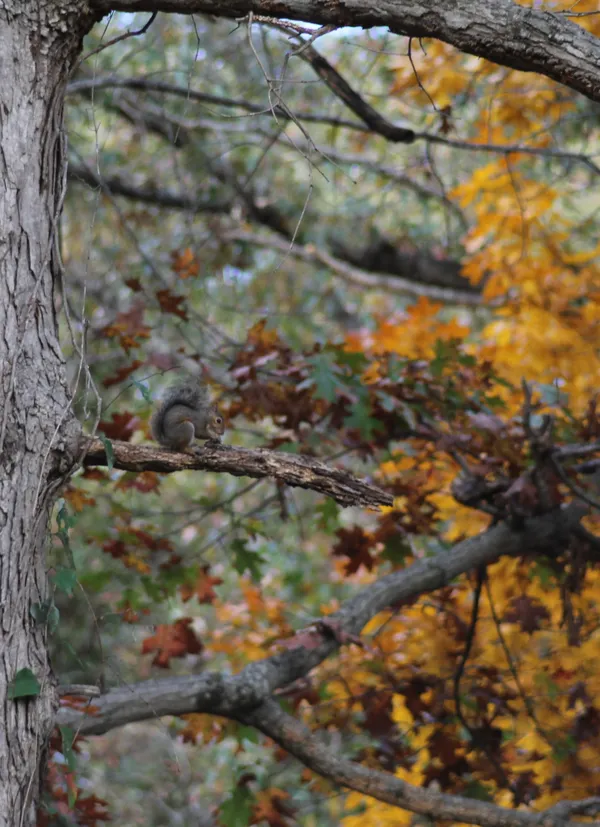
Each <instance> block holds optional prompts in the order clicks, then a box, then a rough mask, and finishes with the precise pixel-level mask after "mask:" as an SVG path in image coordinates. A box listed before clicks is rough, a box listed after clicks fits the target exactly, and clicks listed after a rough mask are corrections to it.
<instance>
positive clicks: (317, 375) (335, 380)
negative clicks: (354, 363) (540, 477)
mask: <svg viewBox="0 0 600 827" xmlns="http://www.w3.org/2000/svg"><path fill="white" fill-rule="evenodd" d="M306 361H307V362H308V364H309V365H312V369H313V371H312V384H313V385H314V387H315V396H316V397H317V399H324V400H325V401H326V402H335V400H336V398H337V390H338V388H339V389H342V388H344V387H345V383H344V381H343V380H342V379H340V377H339V370H340V369H339V367H337V365H334V364H333V363H332V360H331V356H330V355H329V354H327V353H315V354H314V356H309V357H308V359H307V360H306Z"/></svg>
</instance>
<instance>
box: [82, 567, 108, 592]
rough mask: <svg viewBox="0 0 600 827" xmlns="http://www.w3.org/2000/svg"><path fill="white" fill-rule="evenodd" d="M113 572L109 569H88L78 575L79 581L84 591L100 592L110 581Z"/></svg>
mask: <svg viewBox="0 0 600 827" xmlns="http://www.w3.org/2000/svg"><path fill="white" fill-rule="evenodd" d="M113 578H114V574H113V572H111V571H88V572H86V573H85V574H80V575H79V582H80V584H81V586H82V588H83V589H84V591H86V592H87V591H91V592H94V593H98V592H101V591H102V590H103V589H105V588H106V587H107V586H108V584H109V583H111V582H112V580H113Z"/></svg>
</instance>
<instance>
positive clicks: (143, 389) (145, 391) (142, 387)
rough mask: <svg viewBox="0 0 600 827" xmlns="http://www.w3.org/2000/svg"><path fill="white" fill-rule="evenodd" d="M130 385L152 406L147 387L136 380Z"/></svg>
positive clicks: (150, 395)
mask: <svg viewBox="0 0 600 827" xmlns="http://www.w3.org/2000/svg"><path fill="white" fill-rule="evenodd" d="M131 384H132V385H135V387H136V388H137V389H138V390H139V392H140V393H141V394H142V396H143V397H144V400H145V401H146V402H148V403H149V404H152V394H151V393H150V389H149V388H148V385H144V383H143V382H138V380H137V379H132V380H131ZM111 448H112V446H111ZM107 456H108V455H107Z"/></svg>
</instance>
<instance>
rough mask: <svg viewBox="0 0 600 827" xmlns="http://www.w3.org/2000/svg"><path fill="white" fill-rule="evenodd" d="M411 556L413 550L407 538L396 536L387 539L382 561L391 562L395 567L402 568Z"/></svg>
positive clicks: (400, 535)
mask: <svg viewBox="0 0 600 827" xmlns="http://www.w3.org/2000/svg"><path fill="white" fill-rule="evenodd" d="M411 554H412V549H411V547H410V544H409V543H408V540H407V539H406V537H403V536H402V534H394V535H392V536H391V537H388V538H387V539H386V541H385V543H384V545H383V551H382V553H381V559H382V560H389V561H390V563H392V564H393V565H394V566H402V565H404V563H406V558H407V557H410V556H411Z"/></svg>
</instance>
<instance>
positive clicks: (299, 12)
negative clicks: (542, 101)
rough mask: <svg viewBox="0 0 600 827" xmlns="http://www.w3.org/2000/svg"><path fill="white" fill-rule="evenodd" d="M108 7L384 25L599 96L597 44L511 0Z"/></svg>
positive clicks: (97, 2) (241, 1)
mask: <svg viewBox="0 0 600 827" xmlns="http://www.w3.org/2000/svg"><path fill="white" fill-rule="evenodd" d="M91 6H92V8H94V9H95V10H97V11H98V12H102V13H104V14H106V13H107V12H109V11H112V10H115V11H129V12H133V11H138V12H140V11H147V12H155V11H165V12H174V13H179V14H193V13H197V12H200V13H205V14H211V15H215V16H217V17H226V18H234V19H239V18H241V17H243V16H245V15H247V14H249V13H250V12H252V13H254V14H257V15H261V14H263V15H267V16H269V17H271V18H277V19H279V20H285V19H290V20H298V21H302V22H304V23H306V22H310V23H316V24H320V25H322V26H325V25H332V26H339V27H342V26H360V27H361V28H370V27H371V26H387V27H388V28H389V29H390V31H392V32H394V33H395V34H400V35H406V36H408V37H421V38H423V37H433V38H436V39H438V40H442V41H443V42H445V43H449V44H451V45H452V46H456V48H458V49H460V50H461V51H463V52H466V53H468V54H473V55H477V56H479V57H483V58H485V59H486V60H491V61H494V62H495V63H498V64H500V65H502V66H508V67H510V68H511V69H519V70H520V71H524V72H537V73H538V74H540V75H544V76H546V77H549V78H551V79H552V80H555V81H558V82H559V83H562V84H564V85H565V86H568V87H569V88H571V89H574V90H575V91H577V92H580V93H581V94H582V95H585V96H586V97H588V98H590V100H595V101H600V43H599V41H598V38H597V37H595V36H594V35H593V34H591V33H589V32H587V31H586V30H585V29H582V28H581V27H580V26H578V25H577V23H574V22H573V21H571V20H569V19H567V18H565V17H564V16H561V15H558V14H555V13H552V12H549V11H544V10H542V9H532V8H530V7H528V6H521V5H519V4H517V3H514V2H513V1H512V0H495V2H494V3H489V2H488V0H452V2H446V3H440V2H439V0H419V1H418V2H415V0H384V1H383V2H382V0H344V2H343V3H336V2H331V3H323V2H322V1H321V0H281V2H279V3H276V4H274V3H273V2H272V0H93V2H91Z"/></svg>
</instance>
